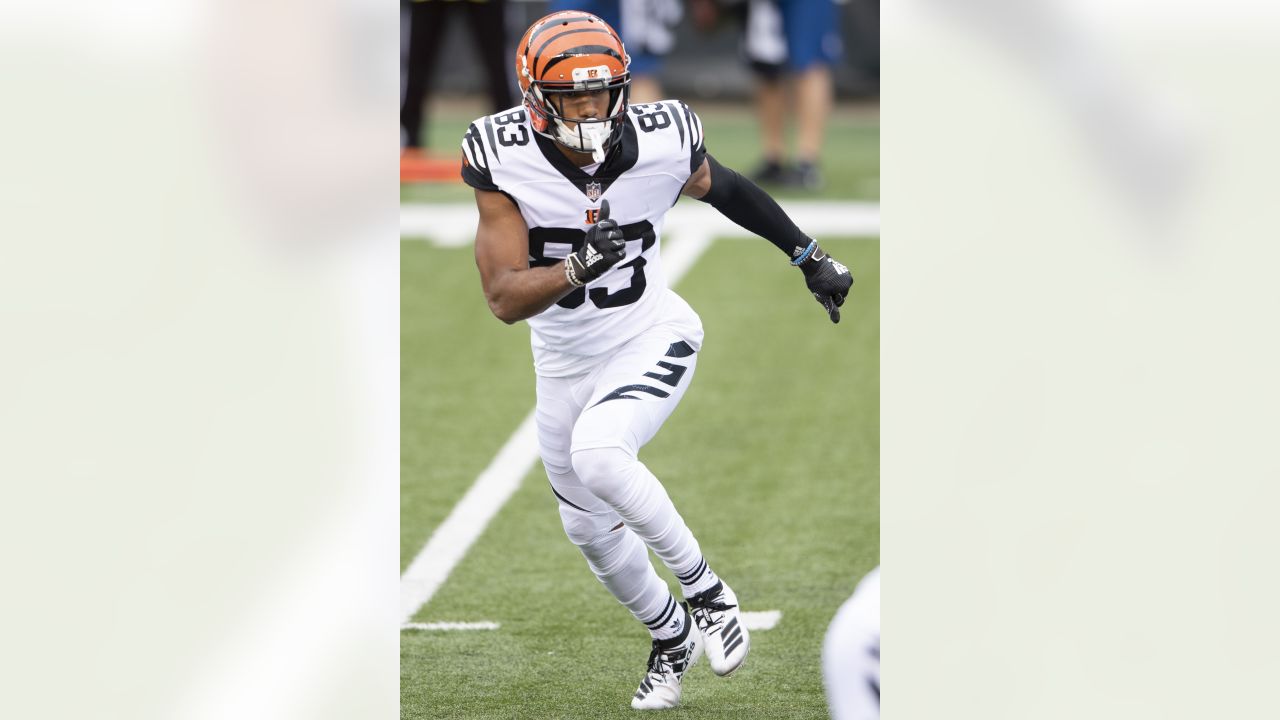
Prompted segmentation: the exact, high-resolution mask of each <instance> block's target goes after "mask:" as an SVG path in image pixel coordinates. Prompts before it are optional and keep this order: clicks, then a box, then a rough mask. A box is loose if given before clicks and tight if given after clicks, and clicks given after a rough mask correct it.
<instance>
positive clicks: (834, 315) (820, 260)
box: [800, 247, 853, 323]
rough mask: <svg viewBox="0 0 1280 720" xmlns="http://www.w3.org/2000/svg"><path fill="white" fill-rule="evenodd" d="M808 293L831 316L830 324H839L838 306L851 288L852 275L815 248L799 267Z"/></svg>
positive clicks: (840, 264) (841, 265) (819, 249)
mask: <svg viewBox="0 0 1280 720" xmlns="http://www.w3.org/2000/svg"><path fill="white" fill-rule="evenodd" d="M800 270H801V271H803V272H804V282H805V284H806V285H808V286H809V292H811V293H813V297H814V298H815V299H816V300H817V301H818V302H819V303H820V304H821V305H822V307H823V308H824V309H825V310H826V311H827V314H828V315H830V316H831V322H833V323H838V322H840V306H841V305H843V304H844V298H845V296H846V295H848V294H849V288H851V287H853V275H852V274H850V273H849V268H847V267H845V266H844V264H842V263H840V262H838V261H837V260H836V259H835V258H833V257H831V256H830V255H828V254H826V253H825V252H823V250H822V248H820V247H816V248H814V250H813V255H812V256H811V257H810V258H809V259H808V260H805V261H804V262H803V263H801V265H800Z"/></svg>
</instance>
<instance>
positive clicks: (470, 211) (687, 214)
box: [400, 200, 880, 284]
mask: <svg viewBox="0 0 1280 720" xmlns="http://www.w3.org/2000/svg"><path fill="white" fill-rule="evenodd" d="M780 204H781V205H782V209H783V210H785V211H786V212H787V215H790V216H791V217H792V218H793V219H795V221H796V223H797V224H798V225H800V227H802V228H803V229H804V231H805V232H806V233H808V234H810V235H857V236H868V235H879V234H880V203H876V202H855V201H844V200H786V201H783V202H781V203H780ZM477 219H478V215H477V214H476V206H475V203H448V204H442V205H434V204H427V203H408V204H403V205H401V206H400V237H402V238H411V239H419V240H421V239H429V240H430V242H431V243H432V244H435V245H438V246H440V247H465V246H467V245H470V244H471V242H472V240H474V238H475V231H476V220H477ZM663 227H664V228H666V229H667V232H668V233H669V234H671V235H675V234H679V233H680V232H681V231H683V230H695V231H697V232H701V233H703V234H705V235H709V236H711V237H744V236H748V235H750V233H748V232H747V231H746V230H743V229H742V228H740V227H738V226H737V225H735V224H733V222H732V221H731V220H729V219H728V218H726V217H725V216H723V215H721V214H720V213H719V211H717V210H716V209H715V208H713V207H711V206H710V205H705V204H703V203H696V202H690V203H680V204H678V205H676V206H675V207H673V208H671V210H669V211H668V212H667V219H666V221H665V222H664V223H663ZM672 284H674V283H672Z"/></svg>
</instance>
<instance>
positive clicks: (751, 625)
mask: <svg viewBox="0 0 1280 720" xmlns="http://www.w3.org/2000/svg"><path fill="white" fill-rule="evenodd" d="M781 619H782V611H781V610H757V611H754V612H748V611H746V610H743V611H742V624H743V625H746V626H747V629H748V630H772V629H773V628H774V627H776V626H777V624H778V621H779V620H781ZM499 627H502V626H501V625H499V624H498V623H496V622H493V621H491V620H481V621H479V622H425V623H421V622H410V623H405V624H403V625H401V626H400V629H401V630H443V631H449V630H497V629H498V628H499Z"/></svg>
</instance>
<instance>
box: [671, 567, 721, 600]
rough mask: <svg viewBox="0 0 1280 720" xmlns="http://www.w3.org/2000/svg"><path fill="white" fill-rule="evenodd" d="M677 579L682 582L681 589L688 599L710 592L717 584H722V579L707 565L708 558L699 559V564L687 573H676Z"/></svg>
mask: <svg viewBox="0 0 1280 720" xmlns="http://www.w3.org/2000/svg"><path fill="white" fill-rule="evenodd" d="M675 575H676V579H677V580H679V581H680V589H681V591H682V592H683V593H684V596H685V598H686V599H688V598H691V597H693V596H694V595H697V594H698V593H700V592H702V591H704V590H710V589H711V588H712V587H714V586H715V584H716V583H718V582H720V578H719V577H717V576H716V574H715V573H714V572H712V571H711V566H710V565H708V564H707V559H706V558H701V557H700V558H698V564H697V565H695V566H694V567H693V569H692V570H690V571H689V572H687V573H676V574H675Z"/></svg>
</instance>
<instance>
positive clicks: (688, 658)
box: [631, 623, 702, 710]
mask: <svg viewBox="0 0 1280 720" xmlns="http://www.w3.org/2000/svg"><path fill="white" fill-rule="evenodd" d="M700 657H702V636H701V634H700V633H699V632H698V628H697V626H695V625H694V624H693V623H689V636H688V637H687V638H685V641H684V643H683V644H681V645H677V646H676V647H674V648H663V647H661V646H660V645H658V641H657V640H654V641H653V651H652V652H650V653H649V669H648V672H646V673H645V676H644V679H643V680H641V681H640V688H639V689H637V690H636V694H635V696H634V697H632V698H631V707H632V708H633V709H635V710H666V709H668V708H673V707H675V706H677V705H679V704H680V681H681V679H683V678H684V674H685V672H686V671H688V670H689V668H691V667H693V665H694V663H696V662H698V658H700Z"/></svg>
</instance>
